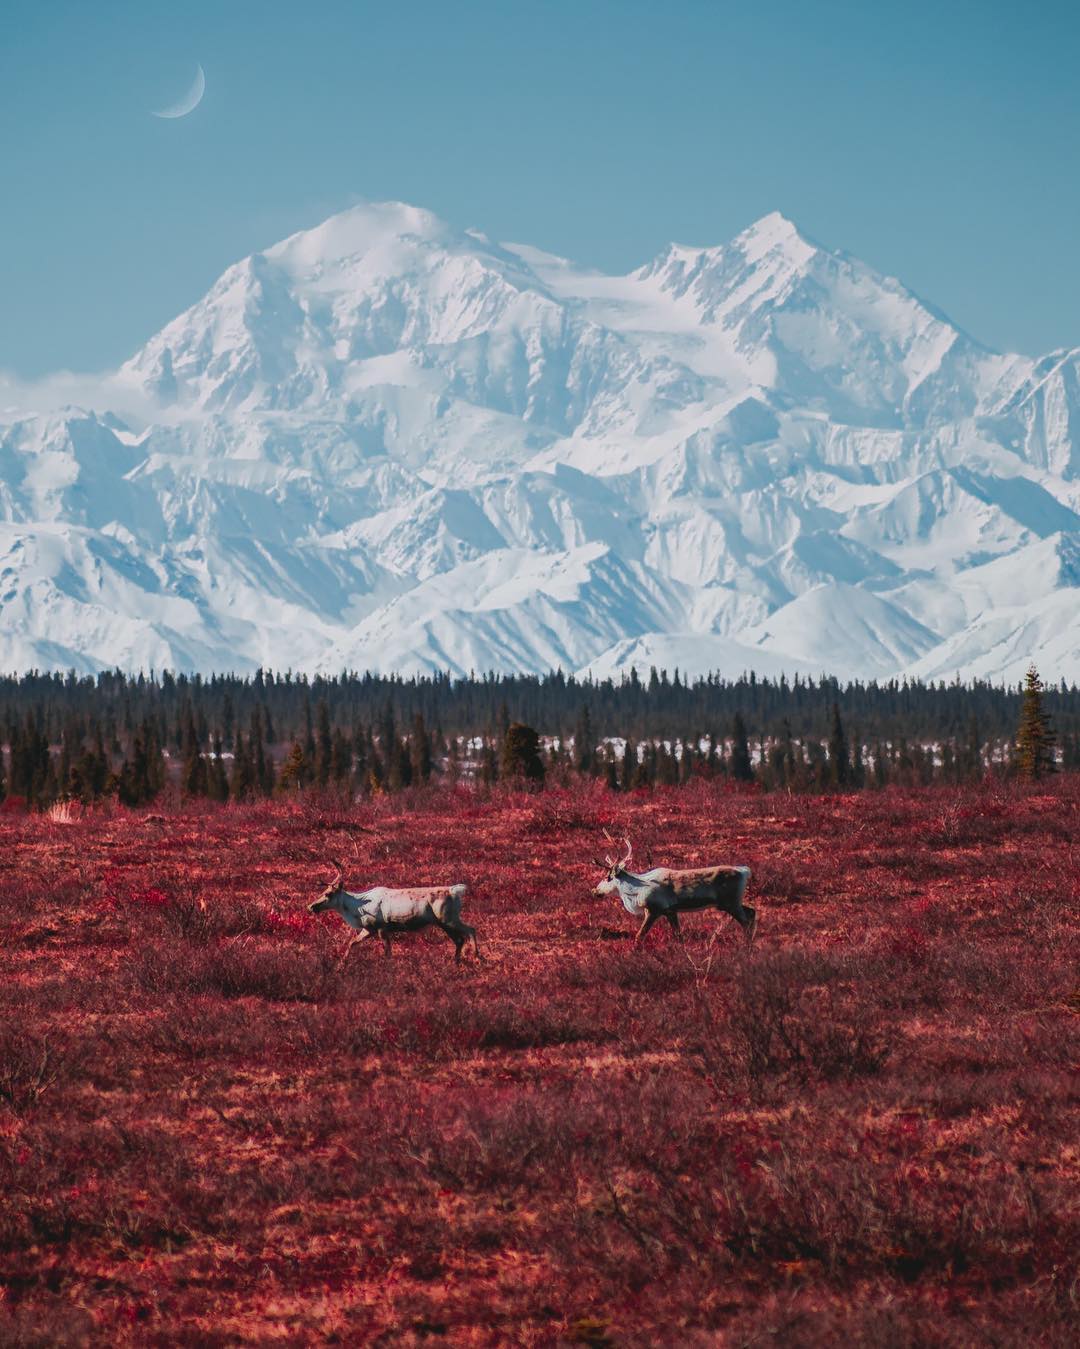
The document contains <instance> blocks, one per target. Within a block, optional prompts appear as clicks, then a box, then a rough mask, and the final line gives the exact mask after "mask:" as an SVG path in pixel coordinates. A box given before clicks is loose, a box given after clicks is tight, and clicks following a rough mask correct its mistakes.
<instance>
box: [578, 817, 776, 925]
mask: <svg viewBox="0 0 1080 1349" xmlns="http://www.w3.org/2000/svg"><path fill="white" fill-rule="evenodd" d="M607 837H608V838H609V841H613V840H611V839H610V835H607ZM623 843H624V845H625V847H626V852H625V853H624V854H623V856H622V857H621V858H619V859H618V861H616V860H615V859H614V858H611V857H605V858H604V863H605V865H606V867H607V874H606V875H605V877H604V879H603V880H602V881H601V882H600V883H599V884H598V885H597V887H596V889H595V890H594V891H593V894H594V895H618V896H619V898H620V899H621V900H622V904H623V908H624V909H625V910H626V911H627V913H629V914H632V915H633V916H634V917H635V918H639V919H641V926H640V927H639V928H638V931H637V936H636V937H635V938H634V941H635V943H636V942H639V941H641V939H642V937H644V936H645V934H646V932H648V930H649V928H651V927H652V925H653V923H655V922H656V920H657V919H658V918H666V919H667V920H668V922H669V923H670V924H671V926H672V929H673V930H674V933H675V936H676V937H677V938H678V939H679V940H680V941H681V940H682V933H681V932H680V931H679V914H680V913H687V912H692V911H694V910H696V909H719V910H720V912H721V913H728V914H730V915H731V916H732V918H734V919H735V921H736V922H737V923H738V924H739V925H740V926H741V927H742V930H743V933H744V934H745V936H746V940H747V941H748V942H749V941H751V940H752V939H753V936H754V929H755V928H756V926H757V914H756V913H755V912H754V910H753V909H752V908H751V907H750V905H749V904H744V903H743V895H745V894H746V887H747V886H748V885H749V884H750V868H749V867H697V868H695V869H693V870H689V871H674V870H672V869H671V868H670V867H653V869H652V870H651V871H642V872H633V871H628V870H627V868H628V867H629V865H630V859H631V857H632V856H633V852H634V850H633V848H632V846H631V844H630V840H629V839H624V840H623ZM596 865H597V866H599V865H600V863H599V862H598V863H597V864H596Z"/></svg>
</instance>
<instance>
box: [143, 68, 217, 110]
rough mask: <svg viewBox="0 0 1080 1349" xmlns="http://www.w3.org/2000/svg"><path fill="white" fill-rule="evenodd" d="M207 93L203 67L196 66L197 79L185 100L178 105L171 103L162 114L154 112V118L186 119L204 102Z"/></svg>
mask: <svg viewBox="0 0 1080 1349" xmlns="http://www.w3.org/2000/svg"><path fill="white" fill-rule="evenodd" d="M205 92H206V76H205V75H204V74H203V68H202V66H196V68H195V79H194V81H193V82H192V85H191V88H190V89H189V90H188V91H187V93H186V94H185V95H184V97H183V98H181V99H179V100H178V101H177V102H176V103H170V104H169V106H168V107H167V108H162V109H161V111H160V112H152V113H151V114H150V115H151V116H152V117H186V116H187V115H188V113H189V112H194V111H195V109H196V108H197V107H198V106H199V104H200V103H201V102H202V96H203V94H204V93H205Z"/></svg>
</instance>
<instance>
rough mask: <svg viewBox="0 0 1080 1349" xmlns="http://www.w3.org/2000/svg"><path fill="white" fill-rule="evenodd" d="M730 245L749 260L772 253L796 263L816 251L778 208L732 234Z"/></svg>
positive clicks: (810, 256) (804, 259) (753, 260)
mask: <svg viewBox="0 0 1080 1349" xmlns="http://www.w3.org/2000/svg"><path fill="white" fill-rule="evenodd" d="M732 247H734V248H738V249H739V250H740V251H741V252H742V253H743V255H744V256H745V257H746V259H747V260H748V261H750V262H756V261H757V260H758V259H759V258H763V257H765V256H766V255H767V254H770V253H775V254H780V255H783V256H784V257H785V258H786V259H787V260H788V261H790V262H791V263H793V264H795V265H796V266H797V265H798V264H800V263H803V262H806V261H808V260H809V259H810V258H812V257H813V256H814V254H815V253H817V252H818V249H817V248H816V246H815V245H814V244H812V243H811V242H810V241H809V240H808V239H807V238H806V237H805V235H803V234H801V233H800V232H799V227H798V226H797V225H796V224H795V222H794V221H793V220H789V219H788V218H787V216H785V215H782V214H781V213H780V212H779V211H770V212H769V214H768V215H763V216H762V217H761V219H760V220H755V221H754V223H753V224H752V225H749V226H748V227H747V228H746V229H744V230H743V231H742V232H741V233H740V234H737V235H736V236H735V238H734V239H733V240H732Z"/></svg>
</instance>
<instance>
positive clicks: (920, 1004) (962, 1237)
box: [0, 775, 1080, 1346]
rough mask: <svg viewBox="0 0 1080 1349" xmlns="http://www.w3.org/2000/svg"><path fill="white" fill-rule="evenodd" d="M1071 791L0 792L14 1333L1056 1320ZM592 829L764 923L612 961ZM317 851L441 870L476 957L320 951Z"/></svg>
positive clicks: (657, 1330) (871, 1334) (116, 1339)
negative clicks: (185, 802) (732, 876)
mask: <svg viewBox="0 0 1080 1349" xmlns="http://www.w3.org/2000/svg"><path fill="white" fill-rule="evenodd" d="M1078 804H1080V781H1078V779H1077V777H1076V776H1075V775H1063V776H1061V777H1058V778H1057V779H1056V780H1050V781H1049V782H1047V783H1044V784H1039V785H1038V787H1037V788H1021V787H1018V786H1016V785H1010V784H1002V783H987V784H985V785H983V786H982V787H972V788H963V789H957V788H937V787H934V788H928V789H925V790H922V791H902V790H899V789H891V788H890V789H886V790H884V791H881V792H877V793H873V792H864V793H860V794H853V795H834V796H816V797H809V796H807V797H800V796H789V795H786V794H771V795H759V794H755V793H754V792H752V791H750V792H746V793H738V792H734V791H731V790H724V789H723V788H722V787H720V786H718V785H715V784H706V783H702V784H694V785H691V786H689V787H687V788H684V789H682V790H681V791H674V790H672V791H668V790H657V791H654V792H639V793H633V794H630V795H622V794H613V793H609V792H608V791H606V790H603V789H600V788H591V787H582V788H578V789H574V790H569V791H562V790H552V791H548V792H542V793H537V794H528V793H513V792H509V791H507V792H505V793H503V792H498V791H496V792H494V793H492V794H490V795H483V794H475V793H470V792H466V791H464V790H462V791H459V792H457V793H454V792H445V791H444V792H432V793H430V794H425V793H424V792H417V793H414V794H410V793H403V794H401V795H399V796H394V797H384V798H375V799H373V800H369V801H365V802H363V803H362V804H358V805H335V804H334V803H333V802H330V801H318V802H316V801H313V800H307V801H301V802H299V803H292V802H281V801H278V802H266V803H262V804H258V805H240V806H230V807H225V808H221V807H218V808H215V807H202V806H194V807H189V808H186V809H183V810H180V811H177V812H176V813H168V814H165V815H161V814H141V813H139V812H135V811H130V812H128V811H124V810H121V809H117V810H114V811H113V812H111V813H102V814H95V815H91V816H90V817H88V818H86V819H83V820H77V821H75V822H72V823H64V822H62V821H49V820H48V819H46V818H45V817H43V816H40V815H25V814H19V813H7V814H3V815H0V858H2V861H3V866H2V870H0V925H2V935H0V940H2V948H0V949H2V951H3V957H2V958H3V979H2V983H0V1342H2V1343H4V1344H5V1345H42V1346H44V1345H50V1346H52V1345H65V1344H85V1343H103V1342H108V1343H110V1344H112V1345H129V1344H131V1345H140V1346H142V1345H157V1344H177V1343H191V1344H199V1345H217V1344H220V1345H225V1344H239V1343H260V1344H261V1343H267V1342H272V1341H277V1340H280V1341H287V1342H290V1343H297V1342H300V1343H303V1342H318V1343H341V1344H387V1345H390V1344H393V1345H411V1344H421V1343H430V1342H439V1340H443V1341H445V1342H450V1343H456V1344H469V1345H499V1344H507V1343H513V1344H523V1345H552V1344H554V1345H559V1344H564V1345H571V1344H586V1345H641V1346H645V1345H657V1344H663V1345H689V1346H694V1345H728V1344H731V1345H756V1344H763V1343H775V1344H782V1345H785V1346H791V1345H816V1344H830V1345H835V1344H846V1343H850V1344H872V1345H875V1346H879V1345H895V1346H910V1345H923V1344H925V1345H953V1344H955V1345H969V1344H973V1343H979V1344H995V1345H1019V1344H1024V1345H1033V1344H1039V1345H1055V1344H1062V1345H1064V1344H1066V1343H1069V1344H1071V1343H1074V1342H1075V1340H1074V1338H1073V1337H1074V1335H1075V1331H1076V1324H1077V1315H1078V1308H1080V1284H1078V1278H1077V1251H1078V1250H1080V1203H1078V1199H1080V1194H1078V1186H1077V1175H1078V1160H1080V1134H1078V1131H1077V1127H1076V1126H1077V1095H1078V1088H1077V1081H1078V1079H1077V1076H1076V1074H1075V1069H1076V1067H1077V1048H1078V1043H1080V1036H1078V1029H1080V1027H1078V1012H1080V991H1078V982H1077V938H1078V933H1080V922H1078V911H1077V899H1078V878H1080V857H1078V851H1080V849H1078V842H1077V840H1078V835H1080V830H1078V827H1077V826H1078V815H1080V812H1078V809H1077V807H1078ZM357 826H363V832H362V831H360V830H359V829H357ZM605 828H607V829H608V830H610V831H612V832H613V833H615V834H617V835H622V834H625V833H629V834H630V835H631V837H632V838H633V840H634V845H635V857H636V858H637V859H638V860H639V861H640V862H641V863H643V864H646V865H648V864H657V863H660V862H664V863H670V864H672V865H679V866H695V865H704V864H707V863H712V862H733V863H746V864H748V865H749V866H751V867H752V868H753V871H754V880H753V882H752V883H751V888H750V891H749V895H748V898H749V900H750V901H751V902H752V903H753V904H754V905H755V906H756V907H757V909H758V912H759V924H758V935H757V939H756V941H755V943H754V945H753V947H752V948H749V949H748V948H747V947H746V946H745V944H744V943H743V941H742V937H741V934H740V932H739V929H738V928H737V926H736V925H735V924H734V923H733V922H732V921H731V920H730V918H727V917H725V916H723V915H716V914H709V913H703V914H697V915H689V916H687V918H686V919H685V921H684V925H683V926H684V931H685V934H686V941H685V944H684V945H683V946H681V947H680V946H679V945H678V944H677V943H676V942H675V941H674V940H673V937H672V934H671V932H670V931H669V930H668V929H667V927H666V925H663V926H660V925H658V926H657V927H656V928H655V929H654V930H653V931H652V933H650V935H649V937H648V939H647V941H646V942H645V943H644V944H643V946H642V947H641V948H639V949H636V950H635V949H633V948H632V945H631V938H632V935H633V930H634V926H635V924H634V921H633V919H632V918H631V917H630V915H629V914H627V913H625V912H624V911H623V910H622V909H621V907H620V906H619V905H618V904H617V902H616V901H614V900H612V899H594V898H592V897H591V893H590V892H591V889H592V887H593V885H594V884H595V883H596V881H597V880H598V879H599V875H600V873H599V871H598V869H597V868H596V867H595V866H594V865H593V859H595V858H596V857H598V856H599V855H601V854H602V852H603V850H604V846H605V845H604V840H603V833H602V831H603V829H605ZM331 859H335V860H340V861H341V862H342V863H343V864H344V866H345V871H346V876H347V880H348V882H349V883H350V884H352V885H353V886H354V887H356V888H359V887H360V886H362V885H363V884H365V883H367V884H371V883H376V882H385V883H388V884H421V883H442V882H458V881H463V882H465V883H467V884H468V886H469V892H468V896H467V898H466V903H465V908H464V916H465V919H466V921H469V922H472V923H475V924H476V926H477V928H478V929H479V933H480V942H481V950H482V952H483V954H484V956H485V960H484V962H483V963H481V964H479V965H477V964H476V963H475V962H474V961H473V960H472V959H469V960H467V961H464V962H463V963H462V964H461V965H460V966H458V967H455V965H454V962H453V950H452V947H451V945H450V943H449V942H447V941H446V940H445V938H444V937H443V936H442V935H441V934H440V933H438V932H434V933H432V932H428V933H418V934H412V935H410V936H408V937H403V938H401V939H400V940H398V941H397V942H396V943H395V949H394V953H393V956H392V958H391V959H390V960H386V959H385V958H384V956H383V954H382V951H381V946H380V944H378V943H375V942H371V943H366V944H365V945H364V946H361V947H359V948H357V950H356V951H355V952H354V953H353V954H352V955H351V956H350V957H349V959H348V960H347V961H345V962H342V961H341V959H340V957H341V953H342V951H343V949H344V947H345V945H346V943H347V941H348V938H349V935H350V933H349V931H348V929H346V928H345V927H344V926H343V925H342V924H341V923H340V921H339V920H337V919H336V918H333V917H332V916H329V915H327V916H324V917H321V918H319V917H316V916H313V915H311V914H309V913H308V911H307V903H308V902H309V901H310V900H311V899H313V898H315V897H316V896H317V895H318V894H319V892H320V890H321V889H322V888H323V886H324V885H325V883H326V882H327V881H328V880H329V879H330V877H331V875H332V871H333V868H332V865H331ZM714 933H715V939H713V934H714Z"/></svg>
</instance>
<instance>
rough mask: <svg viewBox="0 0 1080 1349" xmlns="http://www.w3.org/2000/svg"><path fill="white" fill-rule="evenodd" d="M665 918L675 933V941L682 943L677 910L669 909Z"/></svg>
mask: <svg viewBox="0 0 1080 1349" xmlns="http://www.w3.org/2000/svg"><path fill="white" fill-rule="evenodd" d="M664 917H665V918H666V919H667V920H668V922H669V923H670V924H671V930H672V931H673V932H674V933H675V940H676V941H682V929H681V928H680V927H679V915H678V913H677V912H676V910H675V909H668V910H667V911H666V912H665V914H664Z"/></svg>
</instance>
